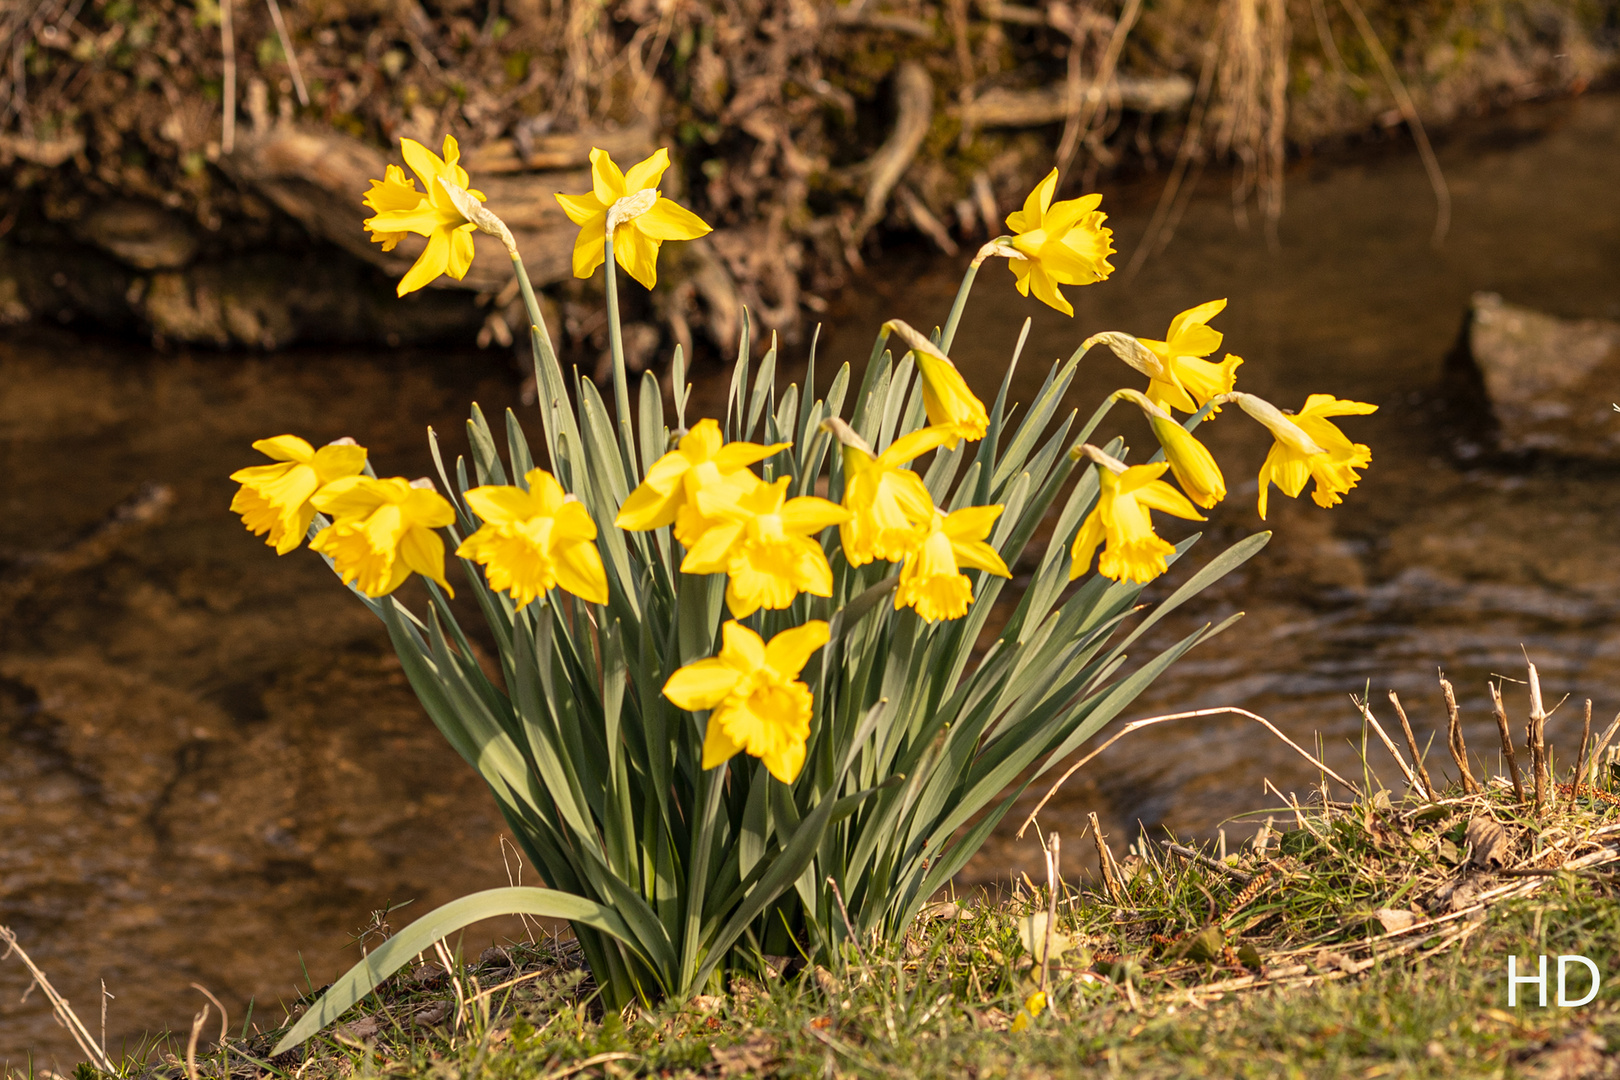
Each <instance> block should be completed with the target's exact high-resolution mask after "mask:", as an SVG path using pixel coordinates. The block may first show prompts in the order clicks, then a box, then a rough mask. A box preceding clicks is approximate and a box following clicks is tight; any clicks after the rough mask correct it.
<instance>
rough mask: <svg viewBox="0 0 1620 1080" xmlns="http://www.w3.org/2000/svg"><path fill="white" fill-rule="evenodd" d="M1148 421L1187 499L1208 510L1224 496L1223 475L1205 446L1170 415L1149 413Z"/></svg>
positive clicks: (1224, 484) (1224, 482)
mask: <svg viewBox="0 0 1620 1080" xmlns="http://www.w3.org/2000/svg"><path fill="white" fill-rule="evenodd" d="M1148 424H1149V426H1151V427H1152V428H1153V434H1154V436H1155V437H1156V438H1157V439H1158V440H1159V445H1160V446H1161V447H1163V448H1164V459H1165V461H1167V462H1169V464H1170V471H1171V472H1172V473H1174V474H1175V477H1176V481H1177V482H1178V483H1180V484H1181V490H1182V491H1185V492H1186V493H1187V497H1188V498H1189V499H1191V500H1192V501H1193V502H1195V503H1197V504H1198V505H1199V506H1202V507H1203V508H1204V509H1206V510H1207V509H1209V508H1210V507H1212V506H1214V505H1215V504H1216V503H1218V502H1220V501H1221V500H1222V499H1224V498H1226V477H1224V476H1222V475H1221V467H1220V466H1219V465H1217V464H1216V463H1215V455H1213V454H1211V453H1210V452H1209V448H1208V447H1206V446H1205V445H1204V444H1203V443H1201V442H1199V441H1198V439H1197V438H1196V437H1194V435H1193V434H1192V432H1190V431H1188V430H1187V429H1186V428H1184V427H1182V426H1181V424H1179V423H1178V422H1177V421H1176V420H1174V419H1173V418H1171V417H1169V416H1162V417H1161V416H1155V417H1152V418H1150V419H1149V420H1148Z"/></svg>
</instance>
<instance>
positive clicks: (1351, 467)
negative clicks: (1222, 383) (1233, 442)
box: [1236, 394, 1378, 521]
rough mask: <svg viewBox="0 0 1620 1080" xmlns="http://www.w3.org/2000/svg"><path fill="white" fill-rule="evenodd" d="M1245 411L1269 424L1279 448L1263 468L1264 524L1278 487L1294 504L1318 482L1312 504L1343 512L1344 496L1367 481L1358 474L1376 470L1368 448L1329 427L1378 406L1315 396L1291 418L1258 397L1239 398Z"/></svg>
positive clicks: (1312, 492) (1335, 427) (1268, 426)
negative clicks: (1273, 490)
mask: <svg viewBox="0 0 1620 1080" xmlns="http://www.w3.org/2000/svg"><path fill="white" fill-rule="evenodd" d="M1236 397H1237V402H1238V404H1239V405H1240V406H1242V407H1243V411H1244V412H1246V413H1248V414H1249V415H1250V416H1252V417H1254V418H1255V419H1256V420H1258V421H1260V422H1261V423H1262V424H1264V425H1265V426H1266V427H1267V429H1269V430H1270V431H1271V434H1272V436H1273V437H1274V438H1275V439H1276V442H1274V443H1272V444H1271V452H1270V453H1268V454H1266V460H1265V463H1264V464H1262V465H1261V466H1260V520H1262V521H1264V520H1265V517H1266V495H1267V494H1268V493H1269V491H1270V489H1271V485H1272V484H1276V485H1277V487H1279V488H1280V489H1282V492H1283V494H1284V495H1287V496H1288V497H1289V498H1290V499H1292V498H1297V497H1298V496H1299V493H1300V492H1301V491H1303V490H1304V489H1305V481H1306V480H1315V481H1316V486H1315V487H1314V488H1312V489H1311V498H1312V499H1313V500H1314V501H1315V502H1316V505H1317V506H1321V507H1324V508H1326V507H1330V506H1337V505H1338V504H1339V503H1341V502H1343V501H1344V499H1343V496H1344V493H1345V492H1347V491H1349V490H1350V489H1351V488H1353V487H1355V486H1356V482H1357V481H1358V480H1360V479H1361V474H1359V473H1357V472H1356V470H1357V469H1365V468H1366V467H1367V466H1368V465H1370V464H1372V450H1371V449H1370V448H1369V447H1368V446H1367V445H1366V444H1364V443H1353V442H1351V441H1350V440H1349V439H1348V438H1346V437H1345V434H1344V432H1342V431H1340V430H1339V429H1338V427H1337V426H1336V425H1334V424H1332V423H1330V422H1329V421H1328V419H1327V418H1328V417H1330V416H1366V415H1367V414H1369V413H1375V412H1377V411H1378V406H1376V405H1369V404H1367V403H1366V402H1363V401H1340V400H1339V399H1338V398H1336V397H1334V396H1333V395H1332V394H1312V395H1311V396H1310V397H1308V398H1306V399H1305V407H1304V408H1303V409H1301V410H1299V412H1298V413H1295V414H1292V415H1290V414H1288V413H1285V412H1283V411H1282V410H1281V409H1279V408H1277V407H1276V406H1274V405H1272V404H1271V403H1270V402H1268V401H1265V400H1264V399H1262V398H1257V397H1255V396H1254V395H1253V394H1238V395H1236Z"/></svg>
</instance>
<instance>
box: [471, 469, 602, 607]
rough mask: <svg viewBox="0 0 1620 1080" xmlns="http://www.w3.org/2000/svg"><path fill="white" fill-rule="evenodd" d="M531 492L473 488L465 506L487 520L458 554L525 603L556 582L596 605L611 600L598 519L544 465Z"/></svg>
mask: <svg viewBox="0 0 1620 1080" xmlns="http://www.w3.org/2000/svg"><path fill="white" fill-rule="evenodd" d="M524 480H525V481H526V482H527V483H528V485H529V490H528V491H524V490H523V489H522V488H520V487H513V486H498V487H497V486H486V487H475V488H473V489H472V490H470V491H468V492H467V495H466V499H467V505H468V506H470V507H472V509H473V513H475V514H477V515H478V516H479V517H481V518H483V519H484V524H483V525H482V526H481V527H480V528H479V530H478V531H477V532H475V533H473V534H472V535H471V536H469V537H467V539H466V540H465V541H463V542H462V545H461V547H459V548H457V549H456V554H457V555H458V556H460V557H461V558H463V559H471V560H472V561H473V562H476V563H481V564H482V565H483V566H484V573H485V576H486V577H488V578H489V587H490V588H492V589H494V590H496V591H497V592H505V593H510V594H511V596H512V602H513V603H515V604H516V605H517V606H518V607H522V606H523V605H524V604H527V603H528V602H529V601H531V600H533V599H534V598H535V597H537V596H539V595H541V594H542V593H544V592H545V591H546V590H547V589H550V588H552V587H553V586H559V585H560V586H561V587H562V588H564V589H566V590H567V591H569V592H571V593H573V594H574V595H575V596H578V597H580V598H582V599H585V600H589V601H590V602H591V603H593V604H605V603H607V602H608V587H607V572H606V571H605V570H604V569H603V568H602V555H601V553H600V552H598V551H597V550H596V544H595V540H596V523H595V522H594V521H592V520H591V516H590V514H588V513H586V511H585V507H584V506H583V505H582V504H580V503H579V502H578V501H577V500H575V499H574V498H573V497H572V496H569V495H565V494H564V493H563V489H562V485H560V484H558V483H557V480H556V478H555V477H553V476H552V475H551V474H550V473H548V472H546V470H544V469H531V470H530V471H529V473H528V475H527V476H525V477H524Z"/></svg>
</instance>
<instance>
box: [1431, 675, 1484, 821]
mask: <svg viewBox="0 0 1620 1080" xmlns="http://www.w3.org/2000/svg"><path fill="white" fill-rule="evenodd" d="M1440 693H1441V694H1443V695H1445V699H1446V745H1447V746H1448V747H1449V748H1450V750H1451V760H1452V761H1455V762H1456V763H1457V771H1458V772H1459V773H1460V774H1461V775H1462V785H1463V793H1464V794H1467V795H1477V794H1478V793H1479V791H1480V786H1479V781H1478V780H1475V779H1474V774H1473V772H1471V771H1470V770H1469V768H1468V744H1467V742H1465V741H1464V740H1463V732H1462V716H1461V714H1460V713H1459V712H1458V709H1457V692H1456V691H1455V690H1453V689H1452V687H1451V683H1450V681H1449V680H1447V679H1446V677H1445V675H1444V674H1442V675H1441V676H1440Z"/></svg>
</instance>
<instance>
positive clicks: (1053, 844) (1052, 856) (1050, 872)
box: [1041, 833, 1062, 992]
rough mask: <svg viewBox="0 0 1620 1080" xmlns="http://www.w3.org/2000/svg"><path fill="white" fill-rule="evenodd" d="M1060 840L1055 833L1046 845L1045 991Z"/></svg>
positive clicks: (1042, 953)
mask: <svg viewBox="0 0 1620 1080" xmlns="http://www.w3.org/2000/svg"><path fill="white" fill-rule="evenodd" d="M1061 842H1062V841H1061V840H1060V838H1059V837H1058V834H1057V833H1053V834H1052V839H1051V840H1050V841H1048V842H1047V845H1046V852H1045V854H1046V941H1045V942H1044V943H1043V944H1042V945H1041V990H1042V991H1043V992H1044V991H1045V990H1046V979H1047V973H1048V971H1049V970H1050V968H1051V966H1052V927H1054V926H1056V925H1057V893H1058V881H1059V880H1060V878H1059V876H1058V852H1059V850H1060V847H1059V845H1060V844H1061Z"/></svg>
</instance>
